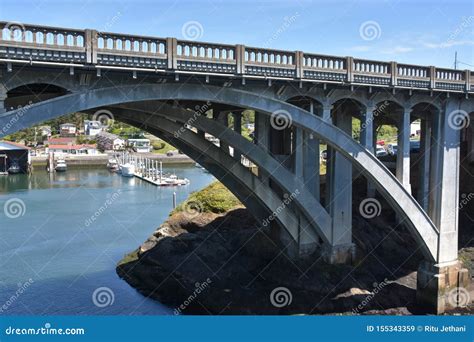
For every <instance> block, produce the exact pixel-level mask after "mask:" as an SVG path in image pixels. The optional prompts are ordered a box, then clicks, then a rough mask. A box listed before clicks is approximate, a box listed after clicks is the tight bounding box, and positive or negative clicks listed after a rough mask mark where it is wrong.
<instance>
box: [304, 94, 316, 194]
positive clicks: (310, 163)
mask: <svg viewBox="0 0 474 342" xmlns="http://www.w3.org/2000/svg"><path fill="white" fill-rule="evenodd" d="M309 111H310V113H312V114H314V115H317V113H315V109H314V101H311V102H310V104H309ZM319 163H320V157H319V139H317V138H316V137H315V136H314V135H312V134H311V133H308V132H304V131H303V179H304V183H305V186H306V188H307V189H308V190H309V191H310V193H311V194H312V195H313V196H314V197H315V198H316V200H318V201H319V199H320V190H319V187H320V164H319Z"/></svg>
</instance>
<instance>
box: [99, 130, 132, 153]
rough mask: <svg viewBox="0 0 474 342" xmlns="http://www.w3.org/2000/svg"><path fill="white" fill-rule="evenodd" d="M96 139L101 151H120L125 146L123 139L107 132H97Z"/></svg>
mask: <svg viewBox="0 0 474 342" xmlns="http://www.w3.org/2000/svg"><path fill="white" fill-rule="evenodd" d="M96 140H97V146H98V148H99V149H100V150H101V151H112V150H113V151H120V150H123V149H124V148H125V140H123V139H121V138H119V137H118V136H117V135H115V134H112V133H109V132H103V131H102V132H99V133H98V134H97V135H96Z"/></svg>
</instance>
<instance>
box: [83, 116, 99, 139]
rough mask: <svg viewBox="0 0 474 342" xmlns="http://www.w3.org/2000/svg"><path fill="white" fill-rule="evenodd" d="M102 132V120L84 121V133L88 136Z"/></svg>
mask: <svg viewBox="0 0 474 342" xmlns="http://www.w3.org/2000/svg"><path fill="white" fill-rule="evenodd" d="M100 132H102V124H101V123H100V121H90V120H85V121H84V134H85V135H87V136H91V137H93V136H96V135H97V134H99V133H100Z"/></svg>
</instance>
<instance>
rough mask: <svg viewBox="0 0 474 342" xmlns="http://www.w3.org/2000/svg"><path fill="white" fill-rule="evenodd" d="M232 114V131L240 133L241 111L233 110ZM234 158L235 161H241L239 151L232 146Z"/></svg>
mask: <svg viewBox="0 0 474 342" xmlns="http://www.w3.org/2000/svg"><path fill="white" fill-rule="evenodd" d="M232 116H233V118H234V132H236V133H239V134H242V112H241V111H234V112H232ZM234 159H235V160H237V161H239V162H240V161H241V154H240V152H238V151H236V150H235V148H234Z"/></svg>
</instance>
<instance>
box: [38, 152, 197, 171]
mask: <svg viewBox="0 0 474 342" xmlns="http://www.w3.org/2000/svg"><path fill="white" fill-rule="evenodd" d="M140 155H141V156H143V157H146V158H148V159H152V160H155V161H158V162H160V161H161V162H162V163H163V165H194V164H195V161H194V160H192V159H191V158H189V157H187V156H185V155H176V156H167V155H163V154H153V153H144V154H140ZM110 157H111V156H110V155H107V154H104V155H97V156H67V157H66V158H65V160H66V162H67V165H68V167H73V168H81V167H90V166H104V167H105V166H106V165H107V162H108V161H109V158H110ZM46 165H47V156H44V157H43V156H41V157H31V166H32V167H33V168H38V167H39V168H41V167H46Z"/></svg>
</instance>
